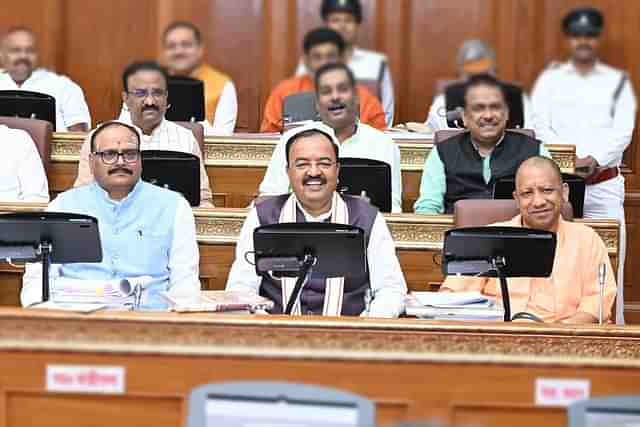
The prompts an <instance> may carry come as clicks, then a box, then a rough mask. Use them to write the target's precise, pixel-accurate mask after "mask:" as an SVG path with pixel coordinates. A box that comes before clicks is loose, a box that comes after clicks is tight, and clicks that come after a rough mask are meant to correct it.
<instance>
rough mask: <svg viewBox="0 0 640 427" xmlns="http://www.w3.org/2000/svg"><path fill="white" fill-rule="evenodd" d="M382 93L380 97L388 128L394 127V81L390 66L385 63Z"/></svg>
mask: <svg viewBox="0 0 640 427" xmlns="http://www.w3.org/2000/svg"><path fill="white" fill-rule="evenodd" d="M380 92H381V94H380V96H381V98H382V100H381V101H382V109H383V110H384V116H385V119H386V122H387V127H392V126H393V116H394V110H395V96H394V93H393V80H391V70H390V69H389V64H387V63H385V65H384V72H383V74H382V82H381V88H380Z"/></svg>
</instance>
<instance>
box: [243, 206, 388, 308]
mask: <svg viewBox="0 0 640 427" xmlns="http://www.w3.org/2000/svg"><path fill="white" fill-rule="evenodd" d="M288 198H289V195H288V194H284V195H281V196H274V197H270V198H268V199H266V200H264V201H262V202H261V203H259V204H258V205H257V206H256V211H257V213H258V220H259V221H260V225H268V224H277V223H278V221H279V219H280V212H281V211H282V208H283V207H284V204H285V203H286V201H287V199H288ZM342 198H343V199H344V201H345V203H346V204H347V209H348V211H349V224H350V225H354V226H356V227H360V228H362V229H363V230H364V233H365V244H366V246H367V247H368V246H369V237H370V235H371V228H372V227H373V223H374V221H375V219H376V216H377V214H378V209H377V208H375V207H373V206H372V205H370V204H369V203H367V202H366V201H364V200H362V199H360V198H357V197H352V196H342ZM296 222H305V219H304V214H303V213H302V212H301V211H300V209H297V215H296ZM367 270H368V269H367ZM368 290H369V276H368V274H367V275H366V276H364V277H350V278H345V281H344V296H343V301H342V313H341V314H343V315H348V316H358V315H360V313H362V311H363V310H364V309H365V296H366V294H367V291H368ZM324 292H325V280H324V279H319V278H314V277H313V274H312V276H311V280H309V283H307V284H306V285H305V287H304V289H303V290H302V294H301V295H300V305H301V309H302V313H303V314H320V315H321V314H322V309H323V306H324ZM260 295H261V296H263V297H266V298H269V299H270V300H271V301H273V302H274V303H275V306H274V308H273V310H272V311H271V312H272V313H274V314H279V313H282V312H283V311H284V308H283V304H282V288H281V285H280V280H276V279H270V278H269V279H266V278H263V279H262V282H261V283H260Z"/></svg>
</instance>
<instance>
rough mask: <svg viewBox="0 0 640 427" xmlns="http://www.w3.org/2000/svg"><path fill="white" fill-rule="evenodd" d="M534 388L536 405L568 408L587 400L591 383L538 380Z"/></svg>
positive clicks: (566, 380)
mask: <svg viewBox="0 0 640 427" xmlns="http://www.w3.org/2000/svg"><path fill="white" fill-rule="evenodd" d="M535 387H536V390H535V398H536V405H538V406H569V405H570V404H571V403H573V402H575V401H576V400H582V399H588V398H589V395H590V389H591V382H590V381H589V380H569V379H558V378H538V379H536V385H535Z"/></svg>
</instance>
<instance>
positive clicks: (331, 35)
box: [260, 28, 386, 132]
mask: <svg viewBox="0 0 640 427" xmlns="http://www.w3.org/2000/svg"><path fill="white" fill-rule="evenodd" d="M303 49H304V63H305V66H306V68H307V74H305V75H302V76H297V77H293V78H290V79H287V80H284V81H282V82H280V83H279V84H278V85H277V86H276V87H275V88H274V89H273V91H272V92H271V94H270V95H269V98H268V99H267V104H266V106H265V110H264V117H263V118H262V124H261V125H260V132H281V131H282V130H283V129H284V120H283V117H282V112H283V109H284V100H285V98H286V97H287V96H289V95H294V94H298V93H304V92H311V91H313V90H314V79H315V73H316V71H318V69H319V68H320V67H322V66H323V65H325V64H330V63H334V62H344V51H345V44H344V40H343V39H342V36H340V34H338V33H337V32H335V31H333V30H330V29H328V28H318V29H315V30H313V31H310V32H309V33H307V35H306V36H305V37H304V42H303ZM356 89H357V91H358V100H359V101H360V105H359V115H360V121H361V122H362V123H366V124H368V125H370V126H373V127H374V128H376V129H384V128H385V127H386V123H385V117H384V111H382V105H380V101H378V99H377V98H376V97H374V96H373V95H372V94H371V92H369V91H368V90H367V88H365V87H364V86H362V85H357V86H356Z"/></svg>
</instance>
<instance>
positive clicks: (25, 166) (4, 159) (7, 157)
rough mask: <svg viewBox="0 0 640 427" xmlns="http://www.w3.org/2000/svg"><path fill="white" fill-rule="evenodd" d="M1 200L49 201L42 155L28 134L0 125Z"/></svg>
mask: <svg viewBox="0 0 640 427" xmlns="http://www.w3.org/2000/svg"><path fill="white" fill-rule="evenodd" d="M0 141H2V144H3V145H4V148H5V150H4V151H3V153H2V156H0V202H48V201H49V189H48V186H47V176H46V175H45V172H44V166H43V165H42V159H40V154H38V150H37V148H36V145H35V144H34V142H33V140H32V139H31V137H30V136H29V134H28V133H27V132H25V131H23V130H20V129H11V128H9V127H7V126H4V125H0Z"/></svg>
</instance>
